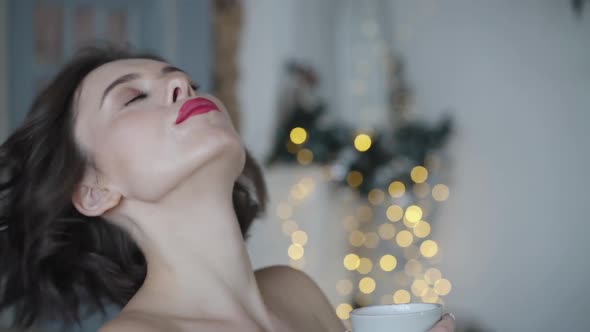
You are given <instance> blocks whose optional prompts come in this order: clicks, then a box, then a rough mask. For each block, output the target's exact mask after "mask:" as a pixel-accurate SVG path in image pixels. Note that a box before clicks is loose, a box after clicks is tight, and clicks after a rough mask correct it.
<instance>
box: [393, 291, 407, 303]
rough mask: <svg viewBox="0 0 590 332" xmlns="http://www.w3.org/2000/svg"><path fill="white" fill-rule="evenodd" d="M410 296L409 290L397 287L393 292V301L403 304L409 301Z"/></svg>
mask: <svg viewBox="0 0 590 332" xmlns="http://www.w3.org/2000/svg"><path fill="white" fill-rule="evenodd" d="M411 298H412V296H411V294H410V292H408V291H407V290H405V289H399V290H397V291H396V292H395V293H394V294H393V303H395V304H403V303H410V300H411Z"/></svg>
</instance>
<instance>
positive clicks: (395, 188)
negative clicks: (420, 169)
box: [388, 181, 406, 198]
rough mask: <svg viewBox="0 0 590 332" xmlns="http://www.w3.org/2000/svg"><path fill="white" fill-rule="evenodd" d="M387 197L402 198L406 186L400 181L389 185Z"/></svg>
mask: <svg viewBox="0 0 590 332" xmlns="http://www.w3.org/2000/svg"><path fill="white" fill-rule="evenodd" d="M388 191H389V195H390V196H391V197H393V198H399V197H402V196H403V195H404V193H405V192H406V185H404V184H403V182H400V181H393V182H392V183H391V184H390V185H389V190H388Z"/></svg>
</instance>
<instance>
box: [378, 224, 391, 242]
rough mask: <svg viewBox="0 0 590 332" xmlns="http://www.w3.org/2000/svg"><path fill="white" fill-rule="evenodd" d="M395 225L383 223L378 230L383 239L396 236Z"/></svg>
mask: <svg viewBox="0 0 590 332" xmlns="http://www.w3.org/2000/svg"><path fill="white" fill-rule="evenodd" d="M395 231H396V230H395V226H393V225H392V224H390V223H385V224H381V225H380V226H379V229H378V230H377V232H378V233H379V236H380V237H381V238H382V239H383V240H391V239H393V238H394V237H395Z"/></svg>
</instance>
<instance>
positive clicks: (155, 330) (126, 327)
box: [98, 313, 174, 332]
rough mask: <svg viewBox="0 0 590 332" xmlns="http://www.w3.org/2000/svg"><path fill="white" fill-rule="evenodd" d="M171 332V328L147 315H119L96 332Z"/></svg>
mask: <svg viewBox="0 0 590 332" xmlns="http://www.w3.org/2000/svg"><path fill="white" fill-rule="evenodd" d="M123 331H124V332H173V331H174V329H171V326H165V324H163V322H162V321H158V320H155V319H151V318H149V317H148V316H147V315H141V314H131V313H121V314H120V315H119V316H118V317H117V318H115V319H113V320H111V321H109V322H108V323H106V324H105V325H103V326H102V327H101V328H100V330H98V332H123Z"/></svg>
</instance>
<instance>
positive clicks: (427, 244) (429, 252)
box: [420, 240, 438, 258]
mask: <svg viewBox="0 0 590 332" xmlns="http://www.w3.org/2000/svg"><path fill="white" fill-rule="evenodd" d="M437 252H438V244H436V242H434V241H432V240H426V241H424V242H422V244H421V245H420V253H422V256H424V257H426V258H430V257H434V256H435V255H436V253H437Z"/></svg>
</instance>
